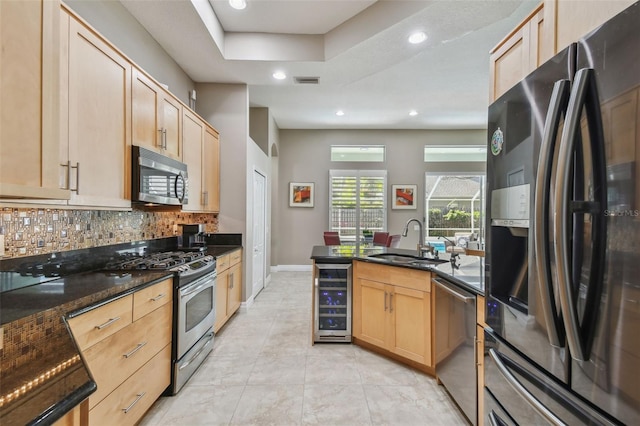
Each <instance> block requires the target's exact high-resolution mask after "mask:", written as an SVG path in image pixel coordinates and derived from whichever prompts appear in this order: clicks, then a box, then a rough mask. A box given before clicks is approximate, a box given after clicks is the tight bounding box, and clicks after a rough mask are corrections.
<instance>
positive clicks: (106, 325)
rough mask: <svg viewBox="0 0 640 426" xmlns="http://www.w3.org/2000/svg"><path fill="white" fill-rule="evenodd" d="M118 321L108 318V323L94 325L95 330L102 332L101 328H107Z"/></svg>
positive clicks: (117, 318)
mask: <svg viewBox="0 0 640 426" xmlns="http://www.w3.org/2000/svg"><path fill="white" fill-rule="evenodd" d="M119 319H120V317H115V318H110V319H109V321H107V322H105V323H104V324H100V325H96V330H102V329H103V328H107V327H109V326H110V325H111V324H113V323H114V322H116V321H118V320H119Z"/></svg>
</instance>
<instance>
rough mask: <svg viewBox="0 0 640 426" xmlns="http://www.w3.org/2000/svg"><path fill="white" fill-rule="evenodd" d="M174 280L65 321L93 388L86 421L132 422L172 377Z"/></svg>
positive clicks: (139, 416) (163, 282)
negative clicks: (95, 386)
mask: <svg viewBox="0 0 640 426" xmlns="http://www.w3.org/2000/svg"><path fill="white" fill-rule="evenodd" d="M172 283H173V280H172V279H171V278H168V279H166V280H163V281H160V282H159V283H157V284H154V285H152V286H148V287H145V288H143V289H141V290H140V291H138V292H135V293H133V294H131V295H128V296H126V297H122V298H120V299H116V300H114V301H112V302H109V303H107V304H105V305H103V306H100V307H98V308H96V309H93V310H91V311H89V312H87V313H84V314H82V315H78V316H76V317H74V318H72V319H70V320H68V323H69V327H70V328H71V331H72V333H73V335H74V338H75V339H76V342H77V343H78V346H79V348H80V350H81V351H82V355H83V357H84V360H85V362H86V363H87V366H88V368H89V370H90V371H91V374H92V376H93V378H94V380H95V382H96V384H97V385H98V389H97V390H96V392H94V393H93V394H92V395H91V396H89V400H88V406H89V415H88V418H89V424H90V425H92V426H93V425H114V424H117V425H119V426H121V425H134V424H136V423H137V422H138V421H139V420H140V419H141V418H142V416H143V415H144V414H145V413H146V411H147V410H148V409H149V408H150V407H151V405H152V404H153V403H154V402H155V400H156V399H157V398H158V397H159V396H160V395H161V394H162V392H163V391H164V390H165V389H166V388H167V387H168V386H169V384H170V382H171V330H172V321H173V303H172V300H173V290H172V289H173V286H172Z"/></svg>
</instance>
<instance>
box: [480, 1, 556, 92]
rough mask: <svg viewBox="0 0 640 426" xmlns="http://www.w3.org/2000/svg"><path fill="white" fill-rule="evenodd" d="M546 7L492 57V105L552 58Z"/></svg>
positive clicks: (523, 24) (501, 45) (530, 17)
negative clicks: (546, 24) (545, 22)
mask: <svg viewBox="0 0 640 426" xmlns="http://www.w3.org/2000/svg"><path fill="white" fill-rule="evenodd" d="M543 24H544V10H543V5H540V6H538V7H537V8H536V9H535V10H534V11H533V12H532V13H531V15H529V17H528V18H527V19H525V20H524V21H523V22H522V23H521V24H520V25H519V26H518V27H517V28H516V29H515V30H514V31H513V32H512V33H511V34H509V35H508V36H507V37H506V38H505V39H504V40H502V41H501V42H500V44H498V46H496V47H495V48H494V49H493V50H492V52H491V55H490V58H489V61H490V76H491V80H490V84H489V90H490V92H489V101H490V102H493V101H495V100H496V99H498V98H499V97H500V96H501V95H502V94H503V93H505V92H506V91H507V90H509V89H510V88H511V87H513V86H514V85H515V84H516V83H517V82H519V81H520V80H522V79H523V78H524V77H526V76H527V75H528V74H529V73H530V72H531V71H533V70H534V69H536V67H537V66H538V65H540V64H541V63H542V62H544V60H546V59H547V58H548V57H550V56H551V52H550V49H549V48H548V47H547V45H546V44H541V43H540V41H541V40H542V39H544V40H547V37H546V34H545V33H544V32H545V31H546V28H544V25H543Z"/></svg>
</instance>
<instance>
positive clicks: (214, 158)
mask: <svg viewBox="0 0 640 426" xmlns="http://www.w3.org/2000/svg"><path fill="white" fill-rule="evenodd" d="M203 152H204V155H203V157H202V161H203V164H202V168H203V171H202V173H203V183H202V186H203V192H204V209H205V210H206V211H210V212H219V211H220V140H219V139H218V133H217V132H216V131H214V130H212V129H210V128H209V127H207V128H206V130H205V133H204V149H203Z"/></svg>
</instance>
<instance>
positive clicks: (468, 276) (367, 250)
mask: <svg viewBox="0 0 640 426" xmlns="http://www.w3.org/2000/svg"><path fill="white" fill-rule="evenodd" d="M383 253H389V254H399V255H405V256H416V255H417V252H416V250H406V249H399V248H389V247H382V246H373V245H371V244H355V245H340V246H314V247H313V249H312V251H311V259H313V260H315V261H316V262H322V263H350V262H351V261H352V260H353V259H357V260H361V261H365V262H375V263H383V264H386V265H390V266H396V267H399V268H411V269H419V270H425V271H431V272H433V273H436V274H438V275H439V276H441V277H443V278H445V279H447V280H448V281H450V282H453V283H454V284H456V285H458V286H460V287H462V288H464V289H466V290H468V291H471V292H472V293H474V294H477V295H481V296H482V295H484V258H482V257H479V256H467V255H464V254H461V255H460V256H459V257H458V258H457V259H456V264H457V265H458V269H455V268H454V267H453V265H452V264H451V263H450V262H449V259H450V256H451V254H450V253H440V255H439V257H440V259H443V260H446V262H444V263H440V264H421V265H411V264H401V263H395V262H393V261H392V260H387V259H384V258H382V257H369V256H372V255H377V254H383Z"/></svg>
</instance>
